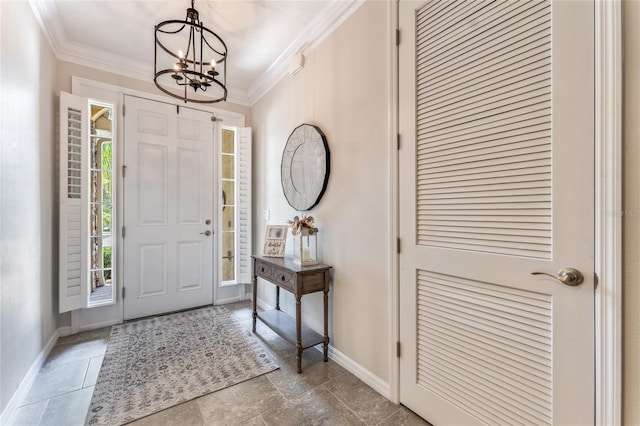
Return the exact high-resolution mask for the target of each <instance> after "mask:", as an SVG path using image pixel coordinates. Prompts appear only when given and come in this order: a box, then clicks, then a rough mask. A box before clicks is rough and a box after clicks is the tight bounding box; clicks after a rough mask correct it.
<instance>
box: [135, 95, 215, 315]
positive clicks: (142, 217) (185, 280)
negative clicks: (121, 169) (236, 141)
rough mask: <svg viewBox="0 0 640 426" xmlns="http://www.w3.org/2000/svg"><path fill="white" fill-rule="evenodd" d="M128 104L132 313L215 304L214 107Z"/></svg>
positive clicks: (146, 101)
mask: <svg viewBox="0 0 640 426" xmlns="http://www.w3.org/2000/svg"><path fill="white" fill-rule="evenodd" d="M125 107H126V115H125V118H124V122H125V141H124V163H125V165H126V166H127V169H126V176H125V178H124V224H125V228H126V235H125V238H124V287H125V290H126V292H125V298H124V318H125V319H131V318H138V317H144V316H148V315H154V314H158V313H165V312H171V311H176V310H180V309H186V308H192V307H196V306H203V305H208V304H211V303H212V301H213V241H214V236H213V235H211V234H209V235H205V234H204V232H206V231H207V230H208V231H213V225H211V224H212V223H214V217H213V161H214V159H213V123H212V122H211V115H210V114H209V113H205V112H202V111H196V110H193V109H190V108H184V107H181V108H180V112H179V113H178V112H177V111H176V107H175V105H169V104H165V103H161V102H155V101H150V100H146V99H140V98H136V97H132V96H126V97H125ZM207 221H209V222H208V224H207Z"/></svg>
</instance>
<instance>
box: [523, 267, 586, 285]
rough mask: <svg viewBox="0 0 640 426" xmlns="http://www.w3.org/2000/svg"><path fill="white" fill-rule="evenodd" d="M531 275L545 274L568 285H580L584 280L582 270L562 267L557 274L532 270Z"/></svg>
mask: <svg viewBox="0 0 640 426" xmlns="http://www.w3.org/2000/svg"><path fill="white" fill-rule="evenodd" d="M531 275H546V276H548V277H551V278H553V279H556V280H558V281H560V282H561V283H562V284H566V285H569V286H575V285H580V284H582V282H583V281H584V275H582V272H580V271H578V270H577V269H574V268H562V269H560V270H559V271H558V274H557V275H551V274H547V273H546V272H532V273H531Z"/></svg>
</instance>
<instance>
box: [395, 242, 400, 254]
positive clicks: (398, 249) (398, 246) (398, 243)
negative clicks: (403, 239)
mask: <svg viewBox="0 0 640 426" xmlns="http://www.w3.org/2000/svg"><path fill="white" fill-rule="evenodd" d="M396 253H398V254H400V238H397V239H396Z"/></svg>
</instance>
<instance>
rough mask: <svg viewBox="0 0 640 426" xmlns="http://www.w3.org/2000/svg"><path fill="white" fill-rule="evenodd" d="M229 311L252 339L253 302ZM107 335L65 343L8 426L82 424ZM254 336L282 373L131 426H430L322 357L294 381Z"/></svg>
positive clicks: (311, 355)
mask: <svg viewBox="0 0 640 426" xmlns="http://www.w3.org/2000/svg"><path fill="white" fill-rule="evenodd" d="M226 307H227V308H228V309H229V310H230V311H232V312H233V313H234V315H235V316H236V318H238V319H239V320H240V322H241V324H242V325H243V326H244V327H245V329H246V332H247V333H250V332H251V308H250V303H249V302H239V303H233V304H230V305H226ZM109 331H110V330H109V328H104V329H100V330H94V331H88V332H83V333H80V334H77V335H73V336H67V337H63V338H60V339H59V341H58V343H57V344H56V346H55V348H54V349H53V350H52V351H51V354H50V355H49V357H48V359H47V361H46V363H45V365H44V366H43V368H42V370H41V371H40V373H39V374H38V376H37V377H36V379H35V381H34V383H33V386H32V387H31V389H30V391H29V393H28V394H27V397H26V398H25V400H24V402H23V404H22V406H21V407H20V408H18V409H17V410H16V412H15V413H14V415H13V416H12V417H11V418H10V419H9V422H8V424H7V426H38V425H52V426H66V425H69V426H73V425H83V424H84V419H85V416H86V414H87V410H88V408H89V404H90V402H91V395H92V393H93V387H94V385H95V383H96V379H97V377H98V373H99V371H100V365H101V363H102V359H103V357H104V352H105V349H106V346H107V342H108V340H109ZM257 335H258V336H259V338H260V339H261V340H262V342H263V344H264V345H265V347H266V348H267V349H268V350H269V351H270V352H271V353H272V354H273V356H274V357H275V359H276V361H277V363H278V365H279V366H280V368H279V369H278V370H275V371H273V372H271V373H268V374H265V375H262V376H259V377H256V378H254V379H251V380H248V381H246V382H243V383H239V384H237V385H235V386H232V387H229V388H226V389H223V390H221V391H218V392H214V393H211V394H209V395H205V396H202V397H200V398H197V399H195V400H192V401H189V402H186V403H184V404H181V405H178V406H175V407H173V408H169V409H167V410H164V411H161V412H159V413H156V414H153V415H151V416H148V417H145V418H142V419H140V420H137V421H135V422H133V423H131V425H134V426H160V425H167V426H168V425H176V426H189V425H225V426H226V425H278V426H284V425H295V426H299V425H331V426H333V425H356V424H359V425H394V426H395V425H428V423H426V422H425V421H424V420H422V419H421V418H419V417H418V416H416V415H415V414H414V413H412V412H411V411H409V410H408V409H406V408H405V407H403V406H400V405H395V404H393V403H391V402H390V401H389V400H387V399H386V398H384V397H382V396H381V395H380V394H378V393H377V392H376V391H374V390H373V389H371V388H370V387H369V386H367V385H366V384H364V383H363V382H362V381H360V380H359V379H358V378H356V377H355V376H353V375H352V374H351V373H348V372H347V371H346V370H345V369H343V368H342V367H340V366H339V365H338V364H336V363H335V362H333V361H329V362H328V363H324V362H322V353H321V352H320V351H316V350H312V349H311V350H306V351H304V353H303V365H302V368H303V373H302V374H297V373H296V367H295V364H296V359H295V354H294V347H293V346H292V345H290V344H289V343H287V342H286V341H284V340H283V339H281V338H280V337H279V336H278V335H276V334H275V333H274V332H272V331H271V330H270V329H269V328H267V327H266V326H264V325H263V324H261V323H260V322H259V321H258V329H257Z"/></svg>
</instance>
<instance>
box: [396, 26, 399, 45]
mask: <svg viewBox="0 0 640 426" xmlns="http://www.w3.org/2000/svg"><path fill="white" fill-rule="evenodd" d="M396 46H400V29H399V28H396Z"/></svg>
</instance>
